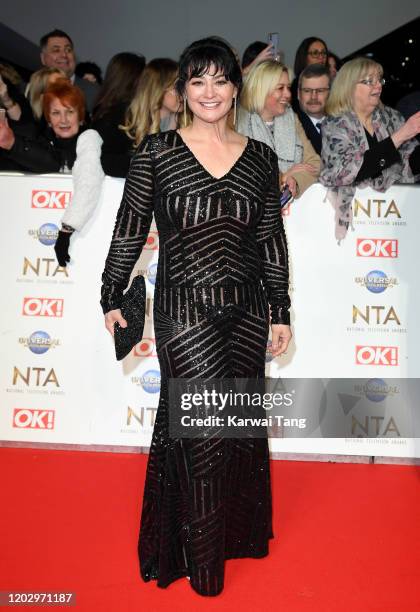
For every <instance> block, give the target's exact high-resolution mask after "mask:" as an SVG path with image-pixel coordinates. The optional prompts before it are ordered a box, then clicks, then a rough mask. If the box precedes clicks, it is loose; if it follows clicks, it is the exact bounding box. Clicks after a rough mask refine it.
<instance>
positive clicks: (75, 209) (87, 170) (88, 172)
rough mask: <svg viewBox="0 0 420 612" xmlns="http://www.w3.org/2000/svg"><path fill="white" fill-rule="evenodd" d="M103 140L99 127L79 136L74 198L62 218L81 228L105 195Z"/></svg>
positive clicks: (75, 165)
mask: <svg viewBox="0 0 420 612" xmlns="http://www.w3.org/2000/svg"><path fill="white" fill-rule="evenodd" d="M102 142H103V140H102V138H101V137H100V136H99V134H98V132H97V131H96V130H86V131H85V132H83V133H82V134H80V136H79V138H78V139H77V145H76V161H75V162H74V166H73V170H72V174H73V198H72V201H71V203H70V205H69V206H68V208H67V209H66V212H65V213H64V215H63V218H62V219H61V221H62V223H65V224H66V225H70V226H71V227H73V228H74V229H75V230H77V231H79V232H80V230H81V229H83V227H84V225H85V224H86V221H87V220H88V219H89V217H90V216H91V214H92V213H93V211H94V210H95V208H96V207H97V205H98V202H99V200H100V197H101V191H102V184H103V182H104V178H105V174H104V171H103V170H102V165H101V149H102Z"/></svg>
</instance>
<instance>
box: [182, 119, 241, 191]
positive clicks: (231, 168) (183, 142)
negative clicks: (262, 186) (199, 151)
mask: <svg viewBox="0 0 420 612" xmlns="http://www.w3.org/2000/svg"><path fill="white" fill-rule="evenodd" d="M175 133H176V135H177V136H178V138H179V139H180V141H181V143H182V145H183V146H184V148H185V149H187V151H188V153H189V154H190V157H192V158H193V159H194V161H195V163H196V164H197V165H198V166H200V168H201V169H202V170H203V171H204V172H205V173H206V174H207V176H209V177H210V178H211V179H212V180H213V181H222V180H223V179H226V178H227V177H228V176H229V174H231V172H233V170H234V169H235V168H236V166H237V165H238V164H239V162H240V161H241V160H242V158H243V157H244V155H245V153H246V152H247V150H248V146H249V142H250V138H247V141H246V145H245V146H244V148H243V151H242V152H241V154H240V155H239V157H238V158H237V159H236V160H235V162H234V163H233V165H232V166H231V167H230V168H229V170H228V171H227V172H225V173H224V174H223V175H222V176H220V177H216V176H214V175H213V174H212V173H211V172H209V171H208V170H207V168H206V167H205V166H203V164H202V163H201V162H200V160H199V159H198V158H197V157H196V156H195V155H194V153H193V152H192V150H191V149H190V147H189V146H188V145H187V143H186V142H185V140H184V139H183V138H182V136H181V134H180V133H179V132H178V130H175Z"/></svg>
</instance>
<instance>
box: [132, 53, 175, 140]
mask: <svg viewBox="0 0 420 612" xmlns="http://www.w3.org/2000/svg"><path fill="white" fill-rule="evenodd" d="M177 74H178V64H177V63H176V62H174V61H173V60H171V59H168V58H157V59H154V60H151V61H150V62H149V63H148V64H147V66H146V68H145V69H144V71H143V73H142V75H141V77H140V79H139V83H138V86H137V94H136V95H135V96H134V99H133V101H132V103H131V104H130V107H129V109H128V112H127V115H126V121H125V125H124V127H123V129H124V131H125V132H126V134H127V136H128V137H129V138H131V140H133V145H134V147H138V145H139V144H140V143H141V141H142V140H143V138H144V137H145V136H147V135H149V134H157V133H158V132H166V131H168V130H171V129H174V128H175V127H176V125H177V113H178V112H179V108H180V100H179V97H178V94H177V93H176V91H175V81H176V78H177Z"/></svg>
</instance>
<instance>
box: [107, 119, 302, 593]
mask: <svg viewBox="0 0 420 612" xmlns="http://www.w3.org/2000/svg"><path fill="white" fill-rule="evenodd" d="M153 214H154V215H155V219H156V224H157V229H158V232H159V249H160V250H159V262H158V270H157V277H156V285H155V299H154V326H155V335H156V346H157V354H158V358H159V364H160V368H161V380H162V384H161V393H160V400H159V407H158V410H157V414H156V422H155V426H154V431H153V437H152V442H151V447H150V454H149V460H148V467H147V474H146V483H145V491H144V498H143V508H142V516H141V528H140V537H139V559H140V568H141V575H142V577H143V579H144V580H150V579H156V580H157V584H158V586H161V587H166V586H168V585H169V584H170V583H171V582H173V581H174V580H176V579H177V578H180V577H182V576H189V577H190V581H191V586H192V587H193V588H194V589H195V590H196V591H197V592H198V593H200V594H202V595H217V594H218V593H220V592H221V590H222V589H223V585H224V563H225V560H226V559H231V558H239V557H263V556H265V555H267V554H268V541H269V539H270V538H272V537H273V532H272V521H271V491H270V472H269V453H268V443H267V440H266V439H210V440H209V439H186V438H184V439H171V438H170V437H169V430H168V427H169V426H168V421H169V411H170V410H171V406H170V399H169V397H168V380H169V379H170V378H176V377H179V378H191V379H193V378H206V379H207V378H208V379H211V378H235V377H240V378H247V377H249V378H261V377H263V376H264V369H265V351H266V343H267V336H268V325H269V321H270V317H271V322H272V323H286V324H288V323H289V307H290V300H289V296H288V261H287V245H286V238H285V234H284V228H283V223H282V218H281V214H280V205H279V185H278V165H277V159H276V156H275V154H274V153H273V151H272V150H271V149H270V148H269V147H268V146H266V145H265V144H263V143H260V142H257V141H255V140H252V139H249V140H248V143H247V145H246V147H245V149H244V151H243V153H242V155H241V156H240V157H239V159H238V160H237V162H236V163H235V164H234V165H233V167H232V168H231V169H230V170H229V171H228V172H227V173H226V174H225V175H224V176H223V177H222V178H220V179H216V178H215V177H213V176H212V175H211V174H209V173H208V172H207V170H206V169H205V168H204V167H203V166H202V165H201V164H200V163H199V162H198V160H197V159H196V158H195V157H194V155H193V154H192V152H191V151H190V150H189V148H188V147H187V146H186V145H185V143H184V142H183V140H182V138H181V136H180V135H179V134H178V133H177V132H176V131H170V132H166V133H163V134H160V135H153V136H148V137H146V138H145V139H144V141H143V142H142V144H141V145H140V147H139V149H138V151H137V153H136V154H135V155H134V157H133V160H132V162H131V166H130V172H129V175H128V177H127V180H126V185H125V189H124V195H123V199H122V202H121V205H120V208H119V211H118V215H117V220H116V224H115V229H114V234H113V239H112V243H111V247H110V250H109V254H108V257H107V260H106V265H105V270H104V273H103V287H102V300H101V303H102V307H103V310H104V312H108V311H109V310H112V309H113V308H118V307H119V304H120V300H121V296H122V293H123V291H124V289H125V288H126V287H127V284H128V282H129V278H130V274H131V271H132V269H133V267H134V265H135V263H136V261H137V259H138V257H139V255H140V252H141V249H142V247H143V245H144V243H145V241H146V238H147V235H148V232H149V228H150V223H151V219H152V215H153Z"/></svg>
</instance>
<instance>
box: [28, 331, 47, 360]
mask: <svg viewBox="0 0 420 612" xmlns="http://www.w3.org/2000/svg"><path fill="white" fill-rule="evenodd" d="M50 347H51V338H50V335H49V334H47V332H44V331H35V332H33V334H31V335H30V336H29V338H28V348H29V350H31V351H32V352H33V353H35V355H42V354H43V353H46V352H47V351H48V349H49V348H50Z"/></svg>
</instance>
